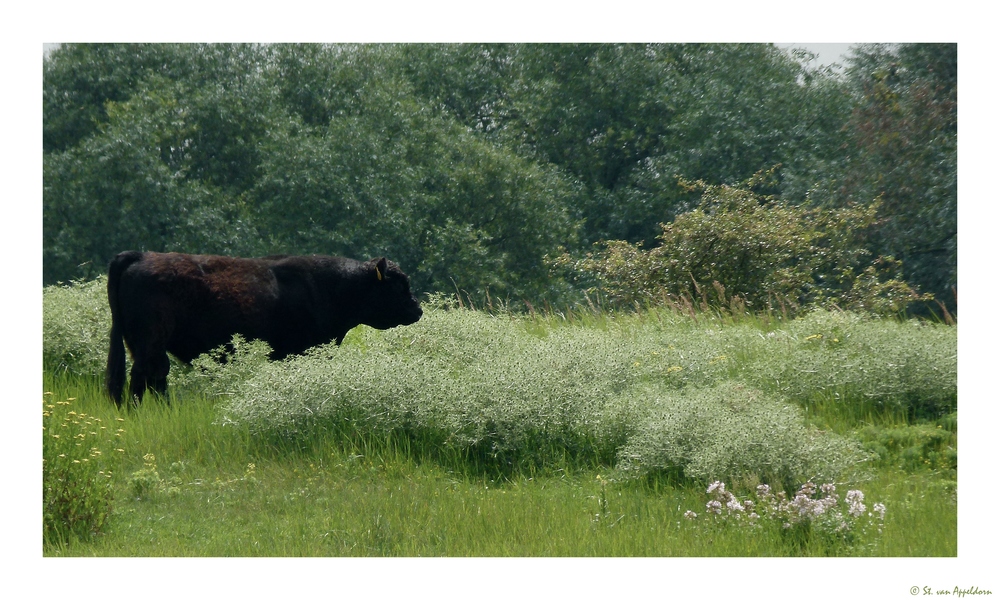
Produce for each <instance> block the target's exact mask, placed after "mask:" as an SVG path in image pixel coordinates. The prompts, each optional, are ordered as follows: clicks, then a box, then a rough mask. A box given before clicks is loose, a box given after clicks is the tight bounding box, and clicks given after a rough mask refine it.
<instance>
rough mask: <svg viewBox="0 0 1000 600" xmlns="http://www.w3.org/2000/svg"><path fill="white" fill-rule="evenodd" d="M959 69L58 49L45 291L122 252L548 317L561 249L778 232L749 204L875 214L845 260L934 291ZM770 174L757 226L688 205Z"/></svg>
mask: <svg viewBox="0 0 1000 600" xmlns="http://www.w3.org/2000/svg"><path fill="white" fill-rule="evenodd" d="M955 64H956V63H955V60H954V46H953V45H951V46H948V45H922V44H916V45H903V46H898V47H896V46H861V47H858V48H856V49H855V54H854V57H853V58H852V59H851V62H850V64H849V68H848V69H847V71H846V73H845V74H843V75H838V74H837V73H835V72H833V71H831V70H829V69H811V68H807V67H804V66H803V63H802V62H800V61H799V60H797V58H796V57H795V56H793V55H791V54H789V53H788V52H785V51H783V50H780V49H778V48H776V47H774V46H771V45H765V44H707V45H703V44H555V45H553V44H449V45H392V44H390V45H352V44H347V45H314V44H305V45H282V44H277V45H253V44H207V45H205V44H198V45H194V44H96V45H92V44H70V45H65V46H62V47H60V48H59V49H58V50H56V51H55V52H53V53H52V54H51V55H50V56H49V57H48V58H46V60H45V65H44V81H43V83H44V88H43V110H44V123H43V143H44V150H45V153H44V159H43V160H44V170H43V176H44V203H43V242H44V245H43V257H44V258H43V268H44V273H43V278H44V281H45V282H46V283H51V282H55V281H59V280H63V281H65V280H68V279H74V278H78V277H92V276H94V275H95V274H97V273H100V272H103V270H104V269H105V265H106V264H107V262H108V261H109V260H110V258H111V257H112V256H114V254H116V253H117V252H119V251H121V250H124V249H147V250H161V251H162V250H177V251H186V252H211V253H226V254H235V255H262V254H273V253H279V252H285V253H313V252H315V253H323V254H343V255H349V256H354V257H358V258H366V257H369V256H374V255H376V254H385V255H388V256H390V257H392V258H393V259H394V260H396V261H398V262H399V263H400V264H402V265H403V266H404V268H405V269H406V270H407V271H408V272H410V273H412V275H413V283H414V286H415V288H416V289H417V290H420V291H445V292H448V291H455V289H456V288H458V289H461V290H465V292H467V293H471V294H473V295H481V294H485V293H486V290H489V292H490V293H491V294H492V295H493V296H497V295H499V296H507V297H510V298H517V297H525V298H530V299H532V300H543V299H548V300H550V301H559V302H561V301H566V300H568V299H570V298H571V297H572V296H568V295H567V294H572V293H573V291H572V289H573V285H574V282H573V281H571V280H566V279H564V278H562V277H560V276H558V275H554V274H553V273H552V272H551V271H550V269H549V266H550V264H549V260H550V259H548V258H547V257H555V256H559V255H561V254H562V250H560V248H562V249H565V250H566V251H568V252H569V253H570V254H572V255H573V256H576V257H577V258H578V259H579V258H580V257H582V256H583V254H584V253H585V252H586V251H587V249H588V248H589V247H590V246H591V244H593V243H595V242H598V241H601V240H607V241H609V244H608V246H607V247H608V248H620V249H624V248H626V247H633V248H638V247H639V246H637V245H636V244H638V243H640V242H641V243H642V244H644V246H645V247H652V246H654V245H656V244H661V243H666V240H665V238H663V236H664V235H666V234H667V232H668V231H672V230H671V229H670V227H673V226H674V224H675V223H676V224H678V225H676V226H677V227H682V228H687V229H688V230H690V229H691V228H693V227H695V225H694V224H695V222H696V221H697V220H698V219H706V218H708V217H709V216H711V218H712V221H711V222H712V223H713V226H716V225H718V224H719V223H721V222H722V220H724V218H730V219H734V221H733V222H732V223H731V226H730V229H731V230H732V231H733V232H734V233H733V235H734V236H735V237H734V238H733V240H734V243H735V241H736V240H739V238H740V234H739V233H738V232H743V234H744V235H743V237H744V238H747V239H743V240H742V241H741V242H740V243H742V244H744V245H752V244H753V243H757V242H751V240H750V238H753V239H757V240H764V239H765V238H766V237H767V236H768V235H771V234H772V233H773V232H771V233H769V232H768V231H767V230H765V229H761V226H760V224H758V223H756V222H755V221H754V219H755V218H756V217H757V216H760V215H758V214H757V211H765V212H764V213H762V214H766V215H768V218H769V219H771V221H772V222H773V223H772V224H773V225H774V226H775V227H778V229H781V230H784V229H787V227H785V225H777V224H776V223H778V222H779V221H781V219H786V220H788V219H791V220H792V221H794V220H795V219H805V218H806V217H804V216H802V215H805V214H809V215H812V216H811V217H809V218H810V219H813V221H815V222H818V221H817V220H821V219H824V218H825V219H836V218H839V217H836V215H838V214H847V213H842V212H841V213H838V212H836V211H838V210H840V211H848V212H850V211H855V212H857V211H868V212H865V213H864V214H866V215H867V214H869V213H870V211H871V210H872V208H873V207H874V209H875V210H876V211H877V212H876V213H875V216H874V217H872V219H873V220H872V222H871V223H870V224H869V225H866V226H865V227H863V228H860V229H863V230H864V231H865V232H866V235H864V236H855V237H854V238H852V242H851V243H852V244H856V247H853V248H852V250H851V251H852V252H855V253H856V254H857V255H858V256H860V255H862V254H864V255H865V256H875V257H877V256H886V257H889V256H892V257H895V258H894V259H892V261H890V260H889V259H888V258H887V259H886V261H885V262H884V263H882V264H883V266H884V267H886V268H888V266H889V265H892V267H891V269H890V270H892V269H895V270H898V269H902V273H903V274H904V276H905V280H906V281H907V282H909V283H912V284H915V285H916V286H919V287H920V288H922V289H923V288H926V289H927V290H929V291H933V292H935V293H936V294H938V296H941V295H942V294H943V293H944V292H945V291H946V290H947V289H948V286H953V285H954V283H955V259H954V257H955V242H956V235H955V232H956V228H955V219H954V215H955V196H956V192H955V173H956V168H955V114H956V111H955V106H956V102H955V98H956V96H955ZM778 163H780V164H782V165H783V166H782V167H781V169H780V170H778V171H777V172H776V174H775V175H774V176H773V177H772V178H770V179H768V180H767V181H760V182H759V183H758V184H757V185H758V188H756V192H755V193H758V194H762V195H763V196H768V197H771V196H773V200H769V201H768V202H766V203H764V204H762V205H761V208H757V209H754V210H753V211H749V212H746V210H749V209H746V210H745V208H746V207H744V208H740V209H739V210H728V211H727V210H722V211H721V212H720V211H719V210H718V209H707V208H706V207H705V206H703V205H702V204H699V203H700V202H702V201H703V199H702V198H701V196H702V195H703V194H701V193H700V192H706V191H707V190H723V189H727V190H731V189H736V188H735V187H734V186H738V184H739V182H742V181H746V180H747V179H748V178H750V177H751V176H753V174H754V173H756V172H758V171H759V170H761V169H764V168H769V167H770V166H772V165H775V164H778ZM679 178H681V179H684V180H689V181H700V182H704V187H703V188H701V189H697V188H696V187H692V186H690V185H678V180H679ZM719 186H723V187H719ZM726 186H728V187H726ZM713 193H714V192H713ZM727 193H728V192H727ZM876 199H877V200H878V201H877V203H876ZM748 206H749V205H748ZM794 207H802V210H799V209H797V208H794ZM782 211H784V212H782ZM810 211H812V212H810ZM824 211H826V212H824ZM829 211H834V212H829ZM827 213H829V214H827ZM852 214H853V213H852ZM858 214H860V213H858ZM793 215H798V216H793ZM723 217H724V218H723ZM866 218H867V217H866ZM720 219H721V220H720ZM790 222H791V221H788V223H790ZM788 223H786V225H787V226H788V227H791V225H788ZM783 228H784V229H783ZM775 235H777V234H775ZM612 240H620V241H621V242H620V244H619V245H616V243H615V242H611V241H612ZM658 240H659V241H658ZM669 243H673V240H672V238H671V240H670V242H669ZM760 243H764V242H763V241H761V242H760ZM748 247H749V246H748ZM808 248H809V246H808V245H803V244H798V245H793V246H792V247H789V248H787V249H786V250H787V252H799V251H805V250H808ZM727 250H732V251H734V252H736V251H738V250H739V248H738V245H736V246H732V247H727ZM845 251H846V250H845ZM865 253H867V254H865ZM897 259H898V260H901V261H902V265H901V266H899V265H898V264H897V262H894V261H896V260H897ZM775 260H778V259H777V258H775ZM781 260H785V261H787V260H792V259H790V258H788V257H783V258H781ZM859 264H860V263H859ZM857 266H858V265H857V264H855V263H852V267H851V268H854V267H857ZM861 272H862V273H864V269H862V271H861ZM704 277H706V278H709V279H708V280H709V281H710V280H711V277H714V275H712V273H711V272H709V271H706V272H705V273H704ZM739 277H740V279H739V281H744V280H745V281H747V282H749V281H758V280H760V277H759V275H758V274H755V273H751V272H747V273H743V274H741V275H740V276H739ZM883 279H884V277H883ZM892 279H894V276H893V277H890V280H892ZM720 281H721V280H720ZM734 281H736V280H734ZM700 284H701V282H700V281H699V285H700ZM742 285H743V284H742V283H737V284H736V286H737V287H740V286H742ZM789 285H791V284H789ZM845 285H846V284H845ZM788 289H789V290H790V289H791V288H788ZM786 291H788V290H786ZM803 298H806V299H810V298H813V296H812V295H810V294H806V295H805V296H804V297H803ZM801 299H802V298H800V300H801ZM945 299H946V300H947V299H948V297H947V295H946V294H945ZM950 308H951V309H952V310H954V306H953V303H952V304H951V305H950Z"/></svg>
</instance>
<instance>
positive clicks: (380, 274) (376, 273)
mask: <svg viewBox="0 0 1000 600" xmlns="http://www.w3.org/2000/svg"><path fill="white" fill-rule="evenodd" d="M375 275H376V276H377V277H378V280H379V281H382V271H379V270H378V265H376V266H375Z"/></svg>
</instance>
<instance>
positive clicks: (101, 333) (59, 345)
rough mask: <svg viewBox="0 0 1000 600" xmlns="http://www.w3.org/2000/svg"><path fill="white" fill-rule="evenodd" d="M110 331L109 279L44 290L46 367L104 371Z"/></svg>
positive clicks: (103, 277) (101, 278)
mask: <svg viewBox="0 0 1000 600" xmlns="http://www.w3.org/2000/svg"><path fill="white" fill-rule="evenodd" d="M110 331H111V310H110V309H109V308H108V292H107V277H106V276H104V275H102V276H100V277H98V278H97V279H94V280H92V281H74V282H71V283H69V284H58V285H49V286H45V287H44V288H42V355H43V361H44V364H45V368H47V369H51V370H55V371H68V372H71V373H76V374H95V373H101V372H103V371H104V367H105V364H106V362H107V360H108V332H110Z"/></svg>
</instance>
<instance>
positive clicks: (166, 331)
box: [120, 252, 277, 361]
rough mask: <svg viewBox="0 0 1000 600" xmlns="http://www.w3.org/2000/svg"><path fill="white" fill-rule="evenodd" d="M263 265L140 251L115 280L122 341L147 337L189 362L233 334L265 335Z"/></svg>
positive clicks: (271, 294)
mask: <svg viewBox="0 0 1000 600" xmlns="http://www.w3.org/2000/svg"><path fill="white" fill-rule="evenodd" d="M268 267H269V261H267V260H265V259H240V258H230V257H224V256H207V255H190V254H178V253H153V252H147V253H145V254H143V257H142V260H141V261H138V262H136V263H134V264H132V265H131V266H130V267H129V268H128V269H127V270H126V271H125V272H124V273H123V275H122V280H121V281H122V283H121V292H120V294H121V296H120V299H121V300H122V302H121V304H122V311H123V316H124V320H125V322H126V324H127V327H126V342H128V343H129V345H130V347H131V346H132V345H133V343H132V342H133V341H135V340H138V339H140V338H143V339H147V340H152V342H153V343H159V344H162V345H163V346H164V349H166V350H167V351H168V352H170V353H171V354H173V355H174V356H176V357H177V358H179V359H181V360H183V361H190V360H192V359H193V358H195V357H196V356H198V355H199V354H201V353H203V352H207V351H209V350H211V349H213V348H216V347H218V346H220V345H222V344H225V343H227V342H229V341H230V339H231V338H232V336H233V334H235V333H239V334H242V335H243V336H245V337H247V338H260V339H266V337H267V335H268V320H269V313H270V311H271V310H272V309H273V306H274V305H275V302H276V298H277V285H276V282H275V280H274V277H273V275H272V274H271V272H270V270H269V268H268ZM130 330H131V331H132V332H133V333H134V335H133V336H132V337H133V338H135V340H130V339H129V337H130V336H129V331H130ZM133 350H134V349H133Z"/></svg>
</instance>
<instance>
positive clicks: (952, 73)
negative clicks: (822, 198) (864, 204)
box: [839, 44, 958, 312]
mask: <svg viewBox="0 0 1000 600" xmlns="http://www.w3.org/2000/svg"><path fill="white" fill-rule="evenodd" d="M849 63H850V65H849V68H848V72H847V75H848V78H849V81H850V82H851V84H852V86H853V87H854V89H855V91H856V95H857V100H856V105H855V108H854V111H853V114H852V115H851V118H850V120H849V122H848V128H849V132H850V136H851V142H852V145H851V146H850V150H851V151H850V154H849V159H848V160H849V168H847V169H846V170H845V172H844V174H843V175H842V179H841V181H842V184H841V189H840V195H839V198H840V200H841V202H844V201H852V200H860V199H871V198H876V197H877V198H880V199H881V208H880V212H879V215H880V217H881V218H882V225H881V226H880V227H879V228H878V229H877V232H876V236H874V237H873V238H872V239H871V240H870V242H869V243H870V246H871V247H872V248H873V249H874V250H875V251H876V252H880V253H885V254H893V255H895V256H897V257H899V258H900V259H902V260H903V263H904V274H905V278H906V279H907V281H910V282H912V283H914V284H916V285H917V286H919V287H920V288H921V289H923V290H925V291H928V292H932V293H933V294H934V295H935V296H936V297H937V298H938V299H939V300H941V301H943V302H945V303H946V305H947V306H948V308H949V310H951V311H953V312H954V311H955V310H956V299H955V295H954V286H955V285H956V283H957V276H956V271H957V241H958V228H957V196H958V194H957V158H956V156H957V126H958V117H957V115H958V108H957V107H958V102H957V53H956V46H955V45H954V44H903V45H900V46H898V47H894V46H888V45H867V46H860V47H858V48H855V49H854V51H853V54H852V56H851V59H850V61H849Z"/></svg>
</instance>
